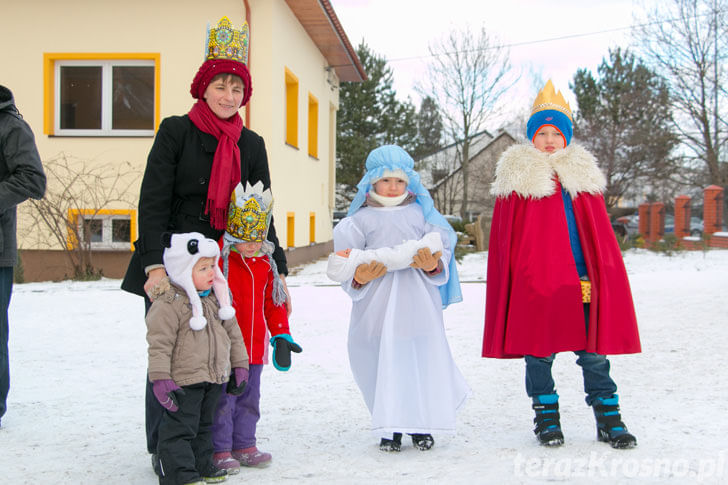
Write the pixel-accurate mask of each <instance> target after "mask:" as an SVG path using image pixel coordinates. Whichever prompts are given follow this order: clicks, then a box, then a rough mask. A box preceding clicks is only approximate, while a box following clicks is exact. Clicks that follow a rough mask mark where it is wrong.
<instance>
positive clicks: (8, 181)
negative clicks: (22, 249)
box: [0, 86, 46, 267]
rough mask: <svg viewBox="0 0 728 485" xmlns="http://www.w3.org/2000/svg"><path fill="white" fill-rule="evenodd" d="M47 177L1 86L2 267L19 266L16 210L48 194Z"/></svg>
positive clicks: (29, 135)
mask: <svg viewBox="0 0 728 485" xmlns="http://www.w3.org/2000/svg"><path fill="white" fill-rule="evenodd" d="M45 187H46V176H45V173H44V172H43V165H42V164H41V161H40V155H38V149H37V148H36V146H35V137H34V136H33V132H32V131H31V129H30V126H28V123H26V122H25V121H24V120H23V118H22V117H21V116H20V114H19V113H18V110H17V109H16V108H15V100H14V99H13V94H12V93H11V92H10V90H9V89H8V88H6V87H5V86H0V266H3V267H7V266H15V262H16V259H17V241H16V236H15V226H16V217H17V216H16V207H17V205H18V204H20V203H21V202H23V201H24V200H26V199H27V198H29V197H31V198H33V199H40V198H41V197H43V194H44V193H45Z"/></svg>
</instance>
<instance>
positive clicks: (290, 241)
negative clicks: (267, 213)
mask: <svg viewBox="0 0 728 485" xmlns="http://www.w3.org/2000/svg"><path fill="white" fill-rule="evenodd" d="M295 227H296V215H295V213H293V212H288V213H286V247H289V248H293V247H296V237H295V232H294V229H295Z"/></svg>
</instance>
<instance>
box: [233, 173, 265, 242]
mask: <svg viewBox="0 0 728 485" xmlns="http://www.w3.org/2000/svg"><path fill="white" fill-rule="evenodd" d="M272 209H273V194H271V191H270V189H265V190H263V182H260V181H258V182H256V183H255V185H253V186H251V185H250V184H248V183H247V182H246V184H245V188H243V186H242V184H240V183H239V184H238V185H237V187H235V190H233V193H232V194H231V195H230V207H229V209H228V221H227V228H226V229H225V231H226V232H227V233H228V234H229V235H231V236H232V237H234V238H235V239H239V240H241V241H246V242H262V241H265V238H266V236H267V235H268V226H269V224H270V220H271V216H272Z"/></svg>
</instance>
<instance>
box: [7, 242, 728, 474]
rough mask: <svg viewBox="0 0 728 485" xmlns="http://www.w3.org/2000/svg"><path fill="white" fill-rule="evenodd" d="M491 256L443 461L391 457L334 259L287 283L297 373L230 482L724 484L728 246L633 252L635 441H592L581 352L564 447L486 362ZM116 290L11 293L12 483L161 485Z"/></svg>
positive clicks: (458, 329) (465, 309) (454, 310)
mask: <svg viewBox="0 0 728 485" xmlns="http://www.w3.org/2000/svg"><path fill="white" fill-rule="evenodd" d="M485 259H486V255H485V253H476V254H472V255H469V256H468V257H467V258H466V259H465V260H464V262H463V264H462V265H461V269H462V272H461V275H462V280H463V281H467V282H468V283H464V284H463V294H464V298H465V300H464V302H463V303H460V304H457V305H453V306H452V307H450V308H449V309H447V310H446V313H445V322H446V326H447V332H448V336H449V339H450V346H451V348H452V350H453V353H454V355H455V359H456V361H457V363H458V365H459V366H460V368H461V370H462V372H463V374H464V375H465V377H466V379H467V380H468V383H469V384H470V386H471V387H472V389H473V396H472V398H471V399H470V400H469V401H468V402H467V403H466V405H465V407H464V408H463V409H462V410H461V412H460V414H459V423H458V426H459V428H458V432H457V434H456V435H454V436H435V439H436V445H435V448H434V449H433V450H432V451H430V452H420V451H416V450H414V449H413V448H411V447H410V446H407V447H405V448H404V449H403V451H402V453H399V454H385V453H382V452H380V451H379V450H378V447H377V440H376V439H375V438H374V437H372V436H371V435H370V432H369V429H368V426H369V415H368V412H367V410H366V407H365V405H364V402H363V400H362V399H361V396H360V394H359V391H358V389H357V388H356V386H355V384H354V382H353V379H352V377H351V373H350V370H349V365H348V360H347V355H346V335H347V326H348V313H349V309H350V302H349V301H348V298H347V297H346V295H345V294H344V293H343V292H342V291H341V289H339V288H338V287H335V286H325V285H329V283H330V282H329V281H328V280H327V278H326V276H325V273H324V271H325V263H324V262H323V261H321V262H318V263H315V264H312V265H308V266H306V267H304V268H302V269H301V271H299V272H298V273H297V274H296V275H295V276H292V277H290V278H289V285H290V286H291V291H292V295H293V296H292V298H293V303H294V314H293V319H292V322H291V326H292V329H293V335H294V337H295V338H296V340H297V341H298V342H299V343H300V344H301V345H302V346H303V348H304V353H302V354H300V355H294V363H293V367H292V368H291V370H290V371H289V372H287V373H281V372H278V371H276V370H274V369H273V368H272V367H267V368H266V370H265V372H264V374H263V376H264V377H263V389H262V393H263V397H262V403H261V407H262V411H263V417H262V419H261V421H260V423H259V427H258V440H259V447H260V448H261V449H264V450H266V451H270V452H271V453H272V454H273V457H274V458H273V460H274V461H273V464H272V465H271V466H270V467H269V468H267V469H262V470H247V469H246V470H243V471H242V472H241V474H240V475H237V476H234V477H231V478H230V479H229V480H228V482H227V483H231V484H234V483H246V482H247V483H257V484H266V483H281V482H283V483H298V482H305V483H312V484H314V483H316V484H318V483H335V484H339V483H342V484H344V483H347V484H348V483H354V484H358V483H420V482H422V481H432V482H433V483H444V482H445V481H447V482H448V483H456V484H459V483H469V484H472V483H494V484H511V483H524V484H536V483H543V482H545V481H553V482H560V483H586V482H589V483H597V484H602V483H604V484H607V483H609V484H614V483H630V484H644V483H655V484H657V483H660V484H661V483H681V484H682V483H716V484H717V483H728V433H727V431H728V426H727V425H726V421H725V416H726V410H725V407H726V397H727V395H726V392H725V387H724V386H725V380H726V376H727V375H728V372H727V371H726V370H725V368H723V367H722V366H716V364H717V363H718V362H720V360H719V358H718V356H719V355H724V353H725V349H726V348H728V299H727V298H726V293H727V290H728V251H710V252H707V253H703V252H689V253H682V254H678V255H676V256H672V257H667V256H663V255H658V254H654V253H650V252H647V251H644V250H641V251H637V250H632V251H630V252H628V253H627V254H626V256H625V262H626V265H627V269H628V272H629V276H630V281H631V284H632V289H633V292H634V298H635V302H636V307H637V314H638V319H639V323H640V331H641V337H642V345H643V353H642V354H637V355H630V356H615V357H612V358H611V360H612V369H613V377H614V378H615V380H616V381H617V383H618V385H619V386H620V390H619V393H620V396H621V401H622V411H623V416H624V418H625V421H626V423H627V424H628V425H629V427H630V430H631V431H632V432H633V433H634V434H635V435H636V436H637V438H638V441H639V446H638V447H637V448H636V449H633V450H627V451H624V450H621V451H618V450H612V449H611V448H610V447H609V446H608V445H605V444H603V443H598V442H596V440H595V431H594V423H593V417H592V412H591V409H590V408H587V407H586V405H585V404H584V400H583V392H582V391H581V389H582V384H581V374H580V372H579V368H578V367H577V366H576V365H575V364H574V357H573V355H571V354H563V355H561V356H560V357H559V358H558V359H557V361H556V364H555V366H554V373H555V378H556V381H557V386H558V390H559V394H560V395H561V396H562V398H561V407H562V409H561V415H562V424H563V428H564V433H565V436H566V444H565V445H564V446H563V447H561V448H558V449H547V448H543V447H540V446H538V445H537V444H536V441H535V438H534V435H533V433H532V432H531V427H532V423H531V419H532V411H531V409H530V405H529V400H528V398H527V397H526V395H525V391H524V389H523V362H522V361H520V360H491V359H487V360H486V359H482V358H480V346H481V336H482V327H483V307H484V298H485V285H484V284H483V282H484V281H483V280H484V275H485ZM118 288H119V281H117V280H102V281H99V282H93V283H73V282H62V283H31V284H24V285H16V286H15V288H14V293H13V299H12V303H11V308H10V359H11V378H12V381H11V386H12V387H11V392H10V398H9V403H8V406H9V410H8V413H7V414H6V415H5V417H4V418H3V420H2V428H0V476H1V477H2V478H3V482H4V483H13V484H20V483H27V484H50V483H54V484H70V483H83V484H93V485H95V484H101V483H104V484H117V483H120V484H121V483H124V484H145V483H149V484H151V483H155V476H154V475H153V472H152V469H151V467H150V466H149V456H148V455H147V453H146V450H145V441H144V426H143V419H144V418H143V416H144V413H143V391H144V387H143V386H144V379H145V366H146V342H145V339H144V335H145V327H144V321H143V309H142V308H143V305H142V302H141V300H140V299H139V298H138V297H135V296H131V295H128V294H126V293H124V292H122V291H121V290H119V289H118Z"/></svg>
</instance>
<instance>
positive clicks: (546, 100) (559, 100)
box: [531, 79, 574, 122]
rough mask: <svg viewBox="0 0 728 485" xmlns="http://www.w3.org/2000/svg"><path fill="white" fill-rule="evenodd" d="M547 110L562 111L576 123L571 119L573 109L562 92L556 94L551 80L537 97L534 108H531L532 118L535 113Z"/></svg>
mask: <svg viewBox="0 0 728 485" xmlns="http://www.w3.org/2000/svg"><path fill="white" fill-rule="evenodd" d="M547 109H553V110H556V111H560V112H562V113H564V114H565V115H566V116H568V117H569V120H571V121H572V122H573V121H574V120H573V119H572V117H571V108H570V107H569V103H567V102H566V100H565V99H564V96H563V95H562V94H561V91H559V92H556V90H555V89H554V85H553V84H552V83H551V80H550V79H549V80H548V81H547V82H546V85H545V86H544V87H543V89H541V91H540V92H539V93H538V96H536V100H535V101H534V102H533V108H531V116H533V114H534V113H538V112H539V111H544V110H547Z"/></svg>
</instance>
